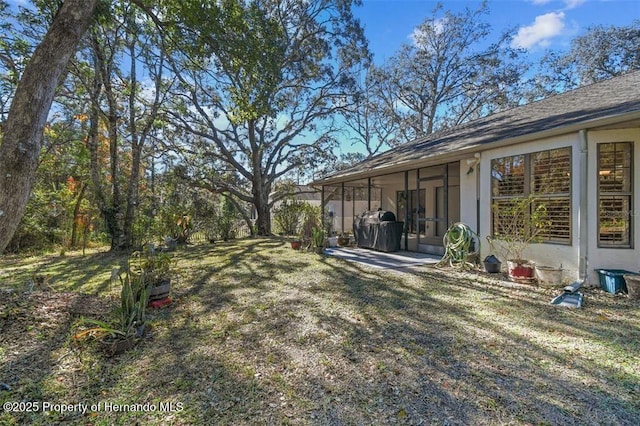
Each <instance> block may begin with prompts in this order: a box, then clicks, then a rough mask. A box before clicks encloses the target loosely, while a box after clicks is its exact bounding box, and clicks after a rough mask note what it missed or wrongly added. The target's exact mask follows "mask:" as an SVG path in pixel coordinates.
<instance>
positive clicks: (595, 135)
mask: <svg viewBox="0 0 640 426" xmlns="http://www.w3.org/2000/svg"><path fill="white" fill-rule="evenodd" d="M587 141H588V145H587V146H588V149H589V161H588V170H589V179H588V183H587V185H588V188H589V210H588V217H587V220H588V223H589V229H590V230H594V232H589V249H588V258H587V268H588V271H589V280H590V282H591V283H593V284H598V275H597V273H596V272H594V269H596V268H605V269H626V270H629V271H634V272H638V271H639V270H640V129H637V128H636V129H621V130H601V131H590V132H588V133H587ZM608 142H635V143H634V152H633V166H634V170H633V190H634V193H633V213H632V221H633V222H632V232H633V246H632V247H633V248H631V249H629V248H599V247H598V241H597V239H598V234H597V232H596V231H597V229H598V228H597V226H598V211H597V207H598V206H597V187H598V181H597V172H596V171H597V158H598V155H597V153H598V149H597V144H599V143H608Z"/></svg>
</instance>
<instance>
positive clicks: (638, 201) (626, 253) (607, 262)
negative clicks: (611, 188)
mask: <svg viewBox="0 0 640 426" xmlns="http://www.w3.org/2000/svg"><path fill="white" fill-rule="evenodd" d="M606 142H635V144H634V154H633V155H634V171H637V170H640V167H638V165H640V129H637V128H636V129H620V130H598V131H589V132H587V150H588V153H587V176H588V179H587V182H586V185H587V206H588V208H587V212H586V214H587V224H588V226H587V228H588V232H587V235H588V241H587V248H586V253H585V254H586V258H587V264H586V268H587V273H588V280H589V281H588V282H589V284H590V285H596V286H597V285H599V281H598V275H597V273H596V272H595V271H594V269H596V268H606V269H627V270H631V271H636V272H637V271H639V270H640V249H639V248H638V246H639V244H640V219H639V218H640V172H635V173H634V177H633V179H634V182H633V189H634V194H633V209H634V212H633V213H634V214H633V216H632V217H633V224H632V227H633V241H634V246H633V247H634V248H631V249H628V248H626V249H625V248H615V249H614V248H598V244H597V235H598V233H597V217H598V204H597V201H598V199H597V188H598V186H597V183H598V182H597V144H598V143H606ZM561 147H571V148H572V158H571V160H572V177H571V180H572V185H571V191H572V193H571V198H572V225H571V232H572V237H571V244H570V245H564V244H532V245H531V246H530V247H529V248H528V249H527V251H526V252H525V255H526V257H528V258H529V259H531V260H534V261H535V262H536V263H537V264H538V265H546V266H558V265H560V264H562V266H563V268H564V269H565V274H564V276H565V278H566V279H567V280H569V281H573V280H577V279H578V278H579V266H580V227H579V225H580V214H581V211H580V185H581V182H580V167H581V164H580V161H581V155H580V137H579V134H578V133H572V134H567V135H563V136H559V137H554V138H548V139H540V140H536V141H532V142H528V143H521V144H518V145H514V146H509V147H504V148H498V149H492V150H488V151H484V152H483V153H482V159H481V167H480V237H481V239H482V241H483V242H485V241H486V236H487V235H488V234H489V233H490V231H491V160H493V159H495V158H501V157H505V156H512V155H519V154H526V153H531V152H538V151H544V150H549V149H555V148H561ZM461 174H462V171H461ZM461 179H463V182H466V185H464V188H465V189H464V191H465V192H464V196H463V197H462V200H463V203H465V204H463V207H462V209H461V210H462V212H463V215H465V217H464V220H466V221H468V222H469V223H472V220H473V218H472V217H470V214H469V213H468V212H471V211H472V206H470V205H469V204H470V200H471V198H472V197H471V195H472V192H473V191H471V190H470V182H467V179H465V177H464V176H461ZM465 205H466V207H465ZM489 253H490V247H489V246H488V244H483V247H482V256H486V255H488V254H489ZM501 260H502V261H503V262H504V260H505V259H501Z"/></svg>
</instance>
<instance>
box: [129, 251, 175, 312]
mask: <svg viewBox="0 0 640 426" xmlns="http://www.w3.org/2000/svg"><path fill="white" fill-rule="evenodd" d="M132 257H133V258H134V262H133V263H134V273H135V274H138V275H140V276H141V277H142V280H143V282H144V283H145V286H146V287H149V299H150V301H154V300H159V299H164V298H165V297H167V296H169V293H170V292H171V276H170V274H171V257H170V256H169V255H168V254H167V253H156V252H151V251H149V252H147V253H146V254H144V255H143V254H141V253H140V252H135V253H134V254H133V255H132Z"/></svg>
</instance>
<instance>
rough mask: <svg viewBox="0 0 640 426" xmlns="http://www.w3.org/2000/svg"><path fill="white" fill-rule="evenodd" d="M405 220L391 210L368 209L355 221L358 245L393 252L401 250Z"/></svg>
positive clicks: (355, 234)
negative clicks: (398, 219) (397, 216)
mask: <svg viewBox="0 0 640 426" xmlns="http://www.w3.org/2000/svg"><path fill="white" fill-rule="evenodd" d="M403 229H404V222H398V221H396V215H395V214H393V212H389V211H383V210H378V211H366V212H364V213H362V214H361V215H360V216H358V217H356V218H355V219H354V221H353V235H354V236H355V240H356V246H358V247H363V248H370V249H374V250H379V251H384V252H393V251H399V250H400V240H401V239H402V231H403Z"/></svg>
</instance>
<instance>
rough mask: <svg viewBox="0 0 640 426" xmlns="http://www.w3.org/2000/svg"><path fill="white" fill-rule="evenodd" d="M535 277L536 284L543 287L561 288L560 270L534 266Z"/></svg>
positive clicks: (551, 267)
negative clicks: (536, 279)
mask: <svg viewBox="0 0 640 426" xmlns="http://www.w3.org/2000/svg"><path fill="white" fill-rule="evenodd" d="M536 277H537V278H538V283H539V284H540V285H541V286H543V287H561V286H562V268H556V267H553V266H538V265H536Z"/></svg>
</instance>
